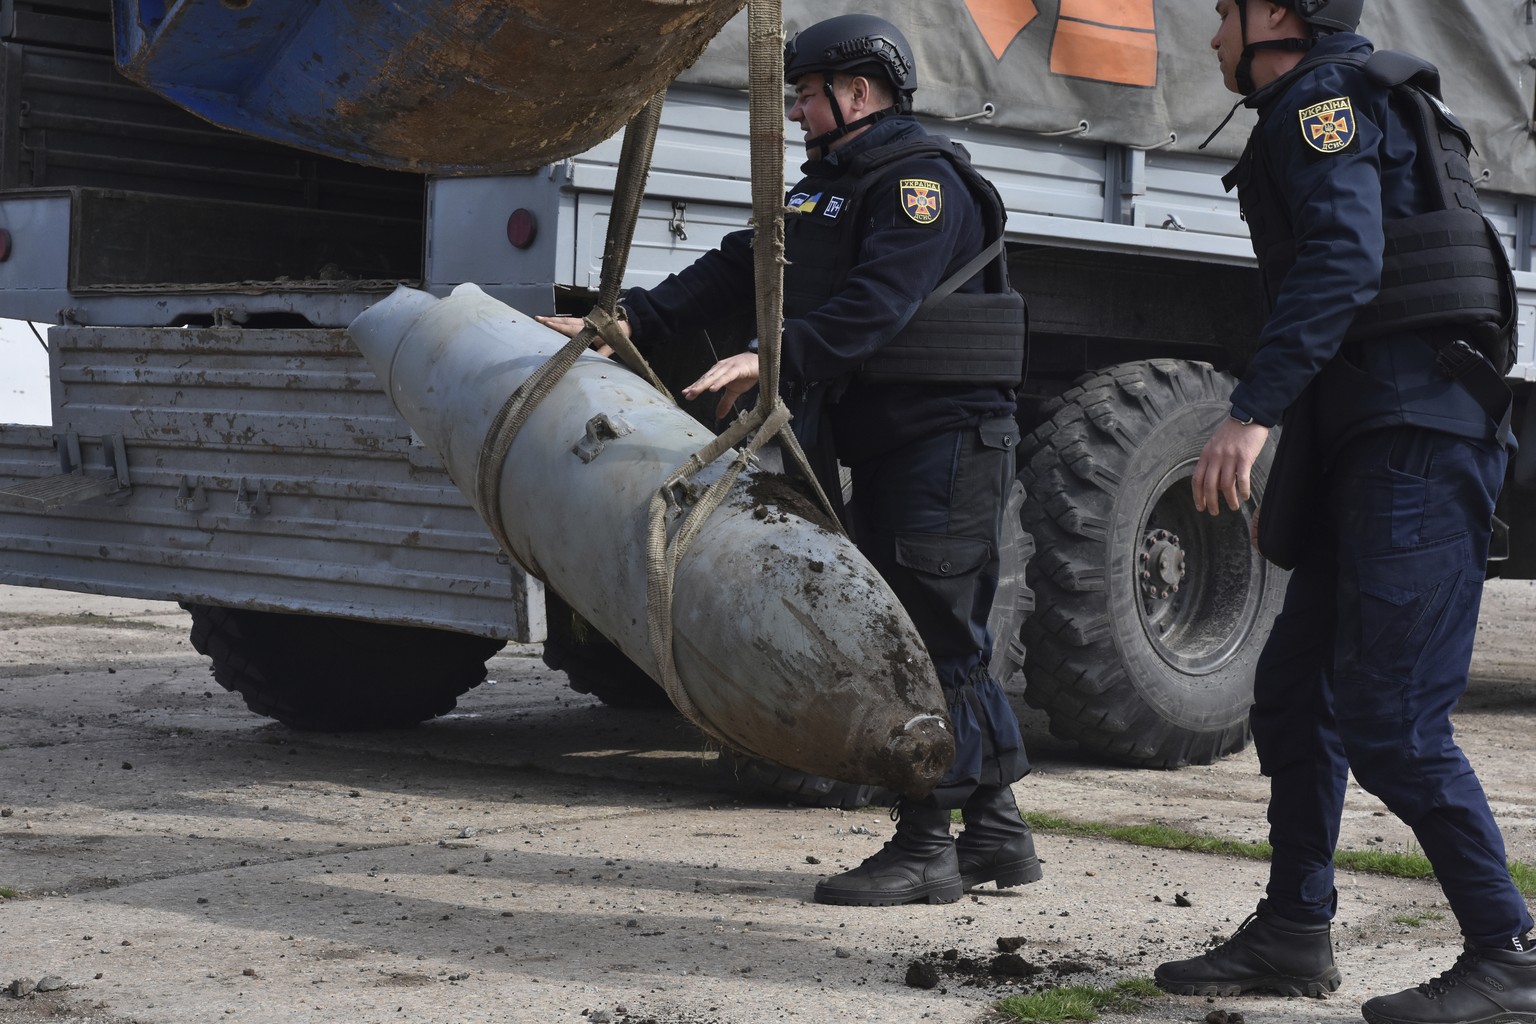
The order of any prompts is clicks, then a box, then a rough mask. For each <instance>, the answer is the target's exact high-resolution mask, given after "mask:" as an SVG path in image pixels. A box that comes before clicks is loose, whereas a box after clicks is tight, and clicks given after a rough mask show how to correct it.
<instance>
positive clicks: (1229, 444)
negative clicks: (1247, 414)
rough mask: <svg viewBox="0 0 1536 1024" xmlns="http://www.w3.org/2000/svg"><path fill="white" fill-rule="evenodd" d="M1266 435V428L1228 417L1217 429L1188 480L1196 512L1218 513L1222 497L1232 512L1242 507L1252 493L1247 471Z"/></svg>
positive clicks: (1249, 469)
mask: <svg viewBox="0 0 1536 1024" xmlns="http://www.w3.org/2000/svg"><path fill="white" fill-rule="evenodd" d="M1268 437H1269V428H1268V427H1265V426H1260V425H1259V424H1257V423H1248V424H1243V423H1239V422H1237V420H1234V419H1231V418H1230V417H1229V418H1228V419H1226V420H1224V421H1223V422H1222V424H1221V426H1220V427H1218V428H1216V433H1214V434H1212V435H1211V439H1210V440H1209V441H1207V442H1206V443H1205V450H1204V451H1202V452H1201V453H1200V461H1199V462H1198V463H1197V464H1196V465H1195V475H1194V476H1193V477H1191V478H1190V481H1189V482H1190V486H1191V487H1192V488H1193V489H1194V493H1195V511H1197V512H1209V513H1210V514H1211V515H1213V516H1214V515H1220V514H1221V498H1222V496H1225V497H1226V499H1227V507H1228V508H1230V509H1231V510H1232V511H1234V512H1236V511H1237V510H1238V509H1240V508H1242V505H1243V502H1245V501H1247V500H1248V498H1249V497H1250V495H1251V494H1252V491H1251V490H1250V489H1249V480H1248V474H1249V472H1250V471H1251V470H1252V469H1253V463H1254V460H1255V459H1257V458H1258V457H1259V452H1260V451H1261V450H1263V448H1264V441H1265V440H1266V439H1267V438H1268Z"/></svg>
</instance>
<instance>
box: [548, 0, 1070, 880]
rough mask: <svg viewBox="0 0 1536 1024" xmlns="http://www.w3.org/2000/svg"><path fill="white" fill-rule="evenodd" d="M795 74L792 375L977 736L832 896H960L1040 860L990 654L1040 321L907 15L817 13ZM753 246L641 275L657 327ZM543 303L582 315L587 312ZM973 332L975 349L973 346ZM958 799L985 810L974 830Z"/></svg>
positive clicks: (967, 737) (961, 723) (827, 475)
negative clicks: (934, 99)
mask: <svg viewBox="0 0 1536 1024" xmlns="http://www.w3.org/2000/svg"><path fill="white" fill-rule="evenodd" d="M785 77H786V79H787V80H788V82H789V83H790V85H791V86H792V87H793V89H794V99H793V103H792V105H791V107H790V109H789V114H788V116H789V119H790V120H791V121H794V122H796V123H798V124H799V125H800V127H801V129H802V130H803V131H804V133H805V147H806V156H807V158H808V161H807V163H806V164H805V165H804V168H803V170H804V174H805V178H804V179H803V180H802V181H801V182H800V183H799V184H798V185H796V186H795V187H794V188H792V189H791V190H790V195H789V199H788V208H789V216H788V217H787V220H786V227H785V233H786V255H787V257H788V268H787V270H786V273H785V323H784V334H783V348H782V368H783V372H782V376H783V378H784V385H785V393H786V398H787V399H788V401H789V402H790V404H791V407H792V409H793V411H794V414H795V420H794V423H793V427H794V430H795V432H796V436H797V437H798V438H799V439H800V441H801V443H802V445H803V446H804V447H805V448H806V450H807V451H808V452H810V453H812V460H813V461H817V454H818V453H819V454H820V455H822V456H823V457H822V459H821V460H820V465H819V467H818V469H819V471H818V475H819V476H822V477H823V484H824V487H825V488H826V489H827V490H828V491H830V492H832V493H833V494H836V493H838V492H839V491H840V488H839V485H838V480H837V476H836V463H837V462H841V463H842V464H843V465H846V466H848V467H850V469H851V473H852V483H853V496H854V497H853V502H852V505H851V507H850V508H849V509H848V510H847V514H846V515H845V521H846V524H847V525H848V527H849V532H850V533H851V534H852V536H853V538H854V540H855V541H856V542H857V544H858V545H859V547H860V549H861V550H862V551H863V552H864V553H865V555H866V556H868V558H869V559H870V561H871V562H872V563H873V564H874V565H875V566H876V568H878V569H879V570H880V572H881V574H882V575H883V576H884V577H885V579H886V580H887V582H889V583H890V585H891V587H892V589H893V590H894V591H895V593H896V594H897V596H898V597H899V598H900V600H901V601H902V604H903V606H904V607H905V608H906V609H907V611H908V612H909V613H910V615H911V616H912V619H913V622H914V624H915V625H916V626H917V628H918V630H919V632H920V633H921V635H922V637H923V640H924V641H925V643H926V645H927V647H928V651H929V654H930V656H931V657H932V659H933V662H934V666H935V668H936V669H937V671H938V675H939V679H940V682H941V683H942V684H943V686H944V691H945V695H946V698H947V704H948V710H949V715H950V719H951V721H952V723H953V726H954V732H955V741H956V747H957V752H956V758H955V762H954V764H953V766H952V767H951V770H950V772H949V773H948V775H947V776H946V777H945V779H944V780H943V781H942V782H941V783H940V785H939V787H938V789H937V790H936V791H935V792H934V794H933V795H932V796H930V797H929V798H927V799H924V800H911V799H903V800H901V801H900V803H899V804H898V806H897V808H896V809H895V811H894V816H895V817H896V819H897V826H896V834H895V836H894V837H893V838H892V840H891V841H890V842H889V843H887V844H886V845H885V847H884V848H883V849H882V850H881V851H880V852H879V853H876V854H875V855H874V856H872V857H870V858H869V859H868V860H866V861H865V862H864V863H863V864H861V865H859V866H858V867H856V868H854V869H853V870H851V871H847V872H844V873H842V874H840V875H837V876H834V877H831V878H827V879H824V880H823V881H822V882H821V883H820V884H818V885H817V887H816V899H817V900H819V901H821V902H824V903H834V904H843V905H859V906H893V905H897V904H903V903H912V902H918V901H926V902H929V903H948V902H952V901H954V900H957V899H959V898H960V896H961V893H962V892H963V891H964V890H965V889H966V888H970V887H972V886H975V885H980V884H982V883H985V882H994V883H996V884H997V885H998V886H1013V885H1021V884H1024V883H1026V882H1032V881H1034V880H1035V879H1037V878H1039V877H1040V866H1039V861H1038V860H1037V859H1036V857H1035V851H1034V842H1033V839H1032V838H1031V836H1030V831H1029V827H1028V825H1026V824H1025V823H1024V821H1023V820H1022V817H1021V815H1020V813H1019V810H1018V807H1017V805H1016V804H1015V802H1014V796H1013V791H1012V788H1011V786H1012V783H1014V782H1015V781H1017V780H1018V779H1020V778H1022V777H1023V776H1024V774H1025V773H1026V772H1027V771H1028V770H1029V765H1028V761H1027V760H1026V758H1025V755H1024V749H1023V741H1022V739H1021V737H1020V735H1019V724H1018V720H1017V719H1016V718H1015V716H1014V712H1013V710H1012V708H1011V707H1010V705H1009V702H1008V699H1007V697H1006V696H1005V695H1004V693H1003V691H1002V688H1001V687H999V686H998V684H997V681H996V680H994V679H992V677H991V676H990V675H989V674H988V671H987V666H988V663H989V661H990V658H991V653H992V644H993V641H994V638H993V637H992V636H991V635H990V634H989V632H988V629H987V618H988V615H989V613H990V610H991V606H992V600H993V596H994V594H995V593H996V590H997V585H998V567H999V557H998V550H999V536H1000V531H1001V529H1002V516H1003V508H1004V503H1005V498H1006V496H1007V494H1008V491H1009V488H1010V487H1011V486H1012V482H1013V473H1014V470H1013V451H1014V448H1015V446H1016V445H1017V443H1018V437H1019V431H1018V426H1017V423H1016V421H1015V418H1014V409H1015V406H1014V389H1015V388H1016V386H1017V385H1018V383H1019V380H1020V378H1021V371H1022V361H1023V334H1024V310H1023V302H1022V300H1021V299H1019V297H1018V296H1017V294H1016V293H1014V292H1013V291H1012V289H1011V288H1009V286H1008V281H1007V264H1006V258H1005V255H1004V251H1003V249H1002V231H1003V209H1002V204H1001V201H1000V200H999V199H998V197H997V194H996V191H995V190H994V189H993V188H992V187H991V185H990V184H988V183H987V182H986V181H985V180H984V179H982V178H981V177H980V175H979V174H977V173H976V172H975V171H974V170H973V169H972V168H971V166H970V161H969V158H968V157H967V156H966V154H965V152H964V150H962V149H961V148H960V147H958V146H956V145H954V144H953V143H951V142H949V141H948V140H947V139H943V138H940V137H938V136H931V135H929V134H928V133H927V132H926V131H925V130H924V129H923V127H922V126H921V125H920V124H918V122H917V121H916V120H914V119H913V118H912V116H911V110H912V101H911V98H912V92H913V90H914V89H916V88H917V69H916V65H915V62H914V60H913V57H912V50H911V48H910V47H909V46H908V44H907V40H906V39H905V37H903V35H902V34H901V32H900V31H898V30H897V29H896V27H895V26H894V25H891V24H890V23H889V22H887V21H884V20H882V19H880V18H875V17H871V16H867V15H847V16H843V17H836V18H832V19H829V20H827V21H822V22H819V23H817V24H815V25H812V26H810V27H809V28H806V29H805V30H804V31H802V32H800V33H799V34H798V35H795V36H794V37H793V38H792V39H791V40H790V41H789V44H788V46H787V47H786V52H785ZM751 244H752V235H751V232H750V231H742V232H737V233H735V234H731V235H727V236H726V237H725V239H724V240H723V241H722V243H721V246H720V248H719V249H718V250H715V251H713V252H710V253H706V254H705V255H704V256H703V257H701V258H700V259H699V260H698V261H697V262H695V263H694V264H693V265H692V266H691V267H689V268H688V269H686V270H684V271H682V272H681V273H679V274H677V275H674V276H672V277H670V278H668V279H667V280H666V281H664V282H662V283H661V284H660V285H658V286H657V287H655V288H653V289H649V290H645V289H632V290H630V291H629V292H627V293H626V294H625V296H624V298H623V302H622V308H623V310H624V316H625V317H627V321H626V322H627V324H628V330H629V331H630V332H631V336H632V337H633V338H634V340H635V342H636V344H637V345H639V346H641V348H642V350H643V349H644V348H645V347H646V346H648V345H655V344H656V343H657V342H658V341H661V340H664V339H665V338H667V337H668V336H670V335H676V334H680V333H683V332H685V331H689V330H695V329H698V328H699V327H702V326H703V325H706V324H709V323H712V322H717V321H719V320H720V319H721V318H722V317H723V316H724V315H726V314H728V313H730V312H732V311H736V310H740V309H743V308H748V309H750V308H751V305H752V302H753V296H754V281H753V268H752V259H751V251H750V250H751ZM544 322H545V323H548V324H550V325H551V326H554V327H556V328H557V329H559V330H561V331H563V332H564V333H566V334H568V335H574V334H575V332H576V331H578V330H579V329H580V327H581V321H579V320H576V319H572V318H565V319H561V318H548V319H546V320H545V321H544ZM962 341H963V343H964V345H965V346H966V348H967V354H965V355H957V352H956V349H957V347H958V344H959V343H961V342H962ZM757 375H758V363H757V355H756V353H755V352H747V353H743V354H740V355H736V356H732V357H730V358H727V359H724V360H721V361H720V362H719V363H717V364H716V365H715V366H714V367H712V368H711V369H710V370H709V371H708V372H706V373H705V374H704V375H703V376H702V377H701V378H700V379H699V380H698V381H696V382H695V383H694V384H692V385H691V386H690V387H688V388H686V389H684V391H683V394H684V396H685V397H688V398H693V397H695V396H697V395H699V394H702V393H705V392H718V393H721V396H722V397H721V400H720V403H719V408H718V415H720V416H724V415H726V413H727V412H728V411H729V410H730V408H731V406H732V404H733V403H734V402H735V400H736V399H737V397H738V396H740V395H741V394H744V393H745V392H747V391H748V390H750V389H751V388H752V387H753V386H754V385H755V384H756V381H757ZM834 457H835V461H834ZM1001 642H1006V639H1002V640H1001ZM955 807H959V808H961V809H962V815H963V817H964V820H965V827H964V830H963V831H962V833H961V834H960V837H959V840H958V843H957V842H956V841H955V840H953V839H952V838H951V836H950V811H951V809H952V808H955Z"/></svg>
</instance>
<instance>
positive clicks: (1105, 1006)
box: [996, 978, 1162, 1024]
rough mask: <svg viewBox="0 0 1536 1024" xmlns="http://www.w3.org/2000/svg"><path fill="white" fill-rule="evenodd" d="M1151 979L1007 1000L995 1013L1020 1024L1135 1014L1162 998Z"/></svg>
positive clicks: (1050, 991)
mask: <svg viewBox="0 0 1536 1024" xmlns="http://www.w3.org/2000/svg"><path fill="white" fill-rule="evenodd" d="M1161 994H1162V993H1161V990H1159V989H1158V987H1157V986H1156V985H1155V984H1153V982H1152V979H1151V978H1127V979H1125V980H1124V981H1117V982H1115V984H1114V985H1113V986H1111V987H1109V988H1099V987H1096V986H1092V985H1067V986H1064V987H1062V988H1053V989H1047V990H1046V991H1044V992H1034V993H1031V994H1030V995H1027V996H1009V997H1008V998H1007V999H1003V1000H1001V1001H999V1002H998V1003H997V1005H996V1009H997V1011H998V1012H999V1013H1001V1014H1002V1015H1003V1016H1004V1017H1007V1018H1009V1019H1011V1020H1019V1021H1036V1022H1041V1024H1054V1022H1057V1021H1068V1020H1085V1021H1093V1020H1098V1019H1099V1011H1101V1010H1123V1011H1130V1010H1138V1009H1140V1008H1141V1007H1142V1006H1143V1005H1144V1004H1145V1003H1146V1001H1147V1000H1149V999H1152V998H1154V997H1156V996H1159V995H1161Z"/></svg>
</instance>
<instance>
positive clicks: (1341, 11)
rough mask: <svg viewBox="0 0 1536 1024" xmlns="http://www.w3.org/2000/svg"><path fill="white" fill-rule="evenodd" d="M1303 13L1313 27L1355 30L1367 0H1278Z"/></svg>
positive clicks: (1341, 30) (1329, 29)
mask: <svg viewBox="0 0 1536 1024" xmlns="http://www.w3.org/2000/svg"><path fill="white" fill-rule="evenodd" d="M1277 2H1279V3H1281V4H1283V5H1285V6H1286V7H1289V8H1291V9H1292V10H1294V11H1295V12H1296V13H1297V14H1299V15H1301V20H1302V21H1305V22H1306V23H1307V24H1308V25H1311V26H1312V27H1313V28H1320V29H1325V30H1327V31H1330V32H1353V31H1355V30H1356V29H1357V28H1359V27H1360V12H1361V11H1363V10H1364V9H1365V0H1277Z"/></svg>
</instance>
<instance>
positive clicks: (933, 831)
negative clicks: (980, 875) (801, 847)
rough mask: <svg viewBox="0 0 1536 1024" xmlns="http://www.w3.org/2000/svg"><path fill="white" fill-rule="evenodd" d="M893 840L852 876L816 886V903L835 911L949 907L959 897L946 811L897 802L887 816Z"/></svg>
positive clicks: (957, 866)
mask: <svg viewBox="0 0 1536 1024" xmlns="http://www.w3.org/2000/svg"><path fill="white" fill-rule="evenodd" d="M892 815H893V816H894V817H895V818H896V834H895V835H894V836H892V837H891V840H890V842H888V843H886V844H885V846H884V847H882V848H881V850H880V852H879V853H877V854H875V855H874V856H872V857H870V858H869V859H868V860H866V861H865V862H864V863H863V864H860V865H859V866H858V867H856V868H854V869H853V870H851V871H844V872H843V873H842V874H840V875H833V876H832V877H831V878H824V879H822V880H821V881H820V882H817V883H816V902H817V903H831V904H834V905H836V906H840V907H895V906H900V905H901V904H903V903H917V902H919V901H923V902H927V903H953V902H955V900H958V899H959V898H960V897H961V895H962V894H963V891H964V890H962V889H961V887H960V864H959V861H957V860H956V859H955V842H954V840H953V839H951V838H949V811H947V810H942V809H940V808H937V807H920V806H918V805H915V804H911V803H907V802H906V801H902V802H901V803H899V804H897V805H896V809H895V810H894V811H893V812H892Z"/></svg>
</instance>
